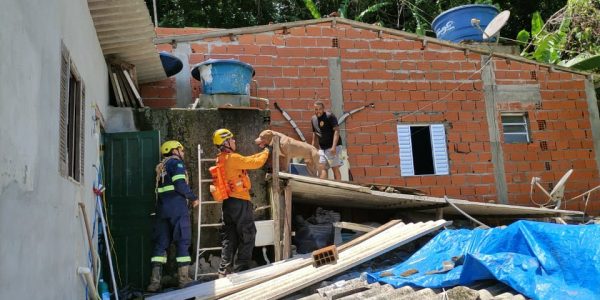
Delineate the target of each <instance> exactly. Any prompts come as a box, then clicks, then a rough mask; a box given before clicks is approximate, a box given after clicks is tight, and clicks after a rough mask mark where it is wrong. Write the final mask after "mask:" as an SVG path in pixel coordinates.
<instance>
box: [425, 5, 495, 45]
mask: <svg viewBox="0 0 600 300" xmlns="http://www.w3.org/2000/svg"><path fill="white" fill-rule="evenodd" d="M496 15H498V9H497V8H496V7H494V6H492V5H485V4H470V5H461V6H457V7H455V8H452V9H449V10H447V11H444V12H443V13H441V14H440V15H439V16H437V17H436V18H435V19H434V20H433V23H431V26H432V27H433V31H435V35H436V36H437V38H438V39H440V40H445V41H451V42H454V43H459V42H461V41H475V42H482V41H483V32H482V31H483V30H484V29H485V27H486V26H487V25H488V24H489V23H490V21H492V19H493V18H494V17H495V16H496ZM473 18H475V19H479V21H480V23H479V27H481V29H479V28H477V27H475V26H473V25H472V24H471V19H473ZM490 41H492V40H490Z"/></svg>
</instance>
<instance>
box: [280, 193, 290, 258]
mask: <svg viewBox="0 0 600 300" xmlns="http://www.w3.org/2000/svg"><path fill="white" fill-rule="evenodd" d="M283 198H284V202H285V205H284V209H285V213H284V216H285V217H284V222H283V255H282V258H283V259H288V258H290V257H291V256H292V187H291V186H289V185H286V186H285V188H284V189H283Z"/></svg>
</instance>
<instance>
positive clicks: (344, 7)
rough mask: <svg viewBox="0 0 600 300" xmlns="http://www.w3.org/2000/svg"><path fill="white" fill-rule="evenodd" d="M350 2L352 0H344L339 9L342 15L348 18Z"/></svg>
mask: <svg viewBox="0 0 600 300" xmlns="http://www.w3.org/2000/svg"><path fill="white" fill-rule="evenodd" d="M349 3H350V0H344V3H343V4H342V5H341V6H340V8H339V9H338V12H339V13H340V17H342V18H348V4H349Z"/></svg>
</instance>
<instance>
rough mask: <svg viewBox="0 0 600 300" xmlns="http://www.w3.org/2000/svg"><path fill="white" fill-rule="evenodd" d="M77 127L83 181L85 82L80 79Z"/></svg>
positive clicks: (80, 177) (80, 179) (80, 176)
mask: <svg viewBox="0 0 600 300" xmlns="http://www.w3.org/2000/svg"><path fill="white" fill-rule="evenodd" d="M79 120H80V122H79V123H80V124H79V126H80V129H79V147H80V148H79V182H80V183H83V174H84V173H83V171H84V169H85V164H84V162H85V84H84V83H83V80H82V81H81V116H80V119H79Z"/></svg>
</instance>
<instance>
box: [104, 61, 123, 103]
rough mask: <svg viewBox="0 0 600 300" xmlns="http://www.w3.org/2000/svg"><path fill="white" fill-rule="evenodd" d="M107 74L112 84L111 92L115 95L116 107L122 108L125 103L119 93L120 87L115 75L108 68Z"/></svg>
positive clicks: (121, 94)
mask: <svg viewBox="0 0 600 300" xmlns="http://www.w3.org/2000/svg"><path fill="white" fill-rule="evenodd" d="M108 72H109V74H108V75H109V76H108V77H110V82H111V83H112V86H113V91H114V93H115V98H116V102H117V106H119V107H124V106H125V101H124V100H123V93H122V92H121V87H120V86H119V79H118V78H117V73H114V72H112V70H111V68H110V66H109V67H108Z"/></svg>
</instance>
